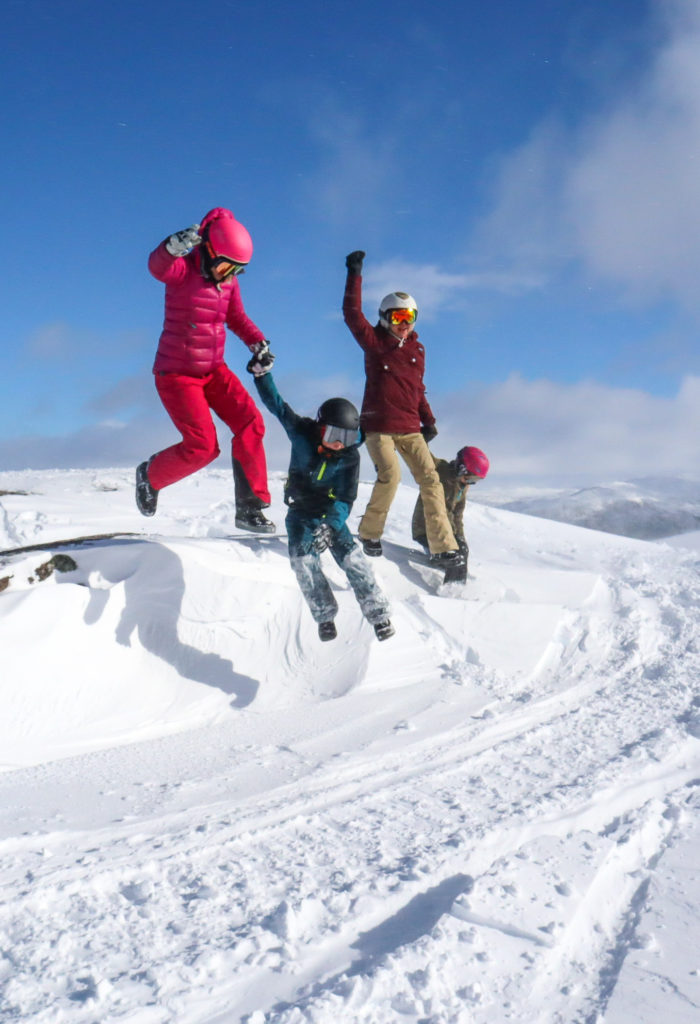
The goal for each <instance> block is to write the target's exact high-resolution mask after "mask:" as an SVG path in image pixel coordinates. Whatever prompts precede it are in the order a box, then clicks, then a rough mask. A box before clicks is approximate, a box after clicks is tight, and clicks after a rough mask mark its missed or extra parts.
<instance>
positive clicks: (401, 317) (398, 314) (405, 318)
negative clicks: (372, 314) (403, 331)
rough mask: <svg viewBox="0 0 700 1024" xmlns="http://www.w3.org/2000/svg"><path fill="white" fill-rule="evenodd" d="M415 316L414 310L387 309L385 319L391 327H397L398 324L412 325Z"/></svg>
mask: <svg viewBox="0 0 700 1024" xmlns="http://www.w3.org/2000/svg"><path fill="white" fill-rule="evenodd" d="M417 316H418V314H417V313H416V311H415V309H389V310H387V312H386V318H387V320H388V321H389V323H390V324H391V325H392V326H393V327H398V326H399V324H414V323H415V322H416V317H417Z"/></svg>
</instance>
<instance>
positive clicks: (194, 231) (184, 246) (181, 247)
mask: <svg viewBox="0 0 700 1024" xmlns="http://www.w3.org/2000/svg"><path fill="white" fill-rule="evenodd" d="M201 241H202V236H201V235H200V234H199V224H193V225H192V227H189V228H185V229H184V231H176V232H175V234H174V235H171V236H170V238H169V239H168V240H167V242H166V243H165V248H166V249H167V250H168V252H169V253H170V255H171V256H186V255H187V253H188V252H191V251H192V249H194V247H195V246H196V245H199V244H200V242H201Z"/></svg>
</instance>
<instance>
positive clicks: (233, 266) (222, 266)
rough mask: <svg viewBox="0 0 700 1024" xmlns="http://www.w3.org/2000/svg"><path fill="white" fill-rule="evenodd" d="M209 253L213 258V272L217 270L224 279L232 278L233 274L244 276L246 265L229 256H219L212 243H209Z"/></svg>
mask: <svg viewBox="0 0 700 1024" xmlns="http://www.w3.org/2000/svg"><path fill="white" fill-rule="evenodd" d="M207 252H208V253H209V256H210V258H211V267H212V270H217V271H218V272H219V274H221V277H222V278H225V277H230V276H231V274H234V275H235V274H242V273H243V271H244V270H245V268H246V266H247V264H246V263H238V262H237V261H236V260H232V259H230V258H229V257H228V256H217V255H216V253H215V252H214V250H213V249H212V247H211V243H210V242H207Z"/></svg>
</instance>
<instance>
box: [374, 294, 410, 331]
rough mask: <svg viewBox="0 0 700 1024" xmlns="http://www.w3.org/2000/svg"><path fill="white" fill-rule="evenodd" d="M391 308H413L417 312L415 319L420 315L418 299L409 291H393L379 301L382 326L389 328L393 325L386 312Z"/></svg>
mask: <svg viewBox="0 0 700 1024" xmlns="http://www.w3.org/2000/svg"><path fill="white" fill-rule="evenodd" d="M390 309H412V310H413V312H414V313H415V314H416V315H415V317H414V320H415V319H417V317H418V306H417V305H416V300H415V299H414V298H413V296H412V295H409V294H408V292H391V293H390V294H389V295H385V296H384V298H383V299H382V301H381V302H380V303H379V322H380V324H381V325H382V327H386V329H387V330H389V328H390V327H391V324H390V323H389V321H388V319H387V318H386V316H385V314H386V313H388V312H389V310H390Z"/></svg>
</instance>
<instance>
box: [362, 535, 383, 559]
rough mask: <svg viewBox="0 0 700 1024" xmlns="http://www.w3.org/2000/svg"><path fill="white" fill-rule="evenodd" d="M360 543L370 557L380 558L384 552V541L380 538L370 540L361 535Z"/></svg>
mask: <svg viewBox="0 0 700 1024" xmlns="http://www.w3.org/2000/svg"><path fill="white" fill-rule="evenodd" d="M360 544H362V548H363V550H364V553H365V554H366V555H369V557H370V558H379V556H380V555H381V553H382V542H381V541H380V540H369V539H367V538H365V537H360Z"/></svg>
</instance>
